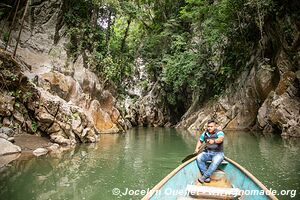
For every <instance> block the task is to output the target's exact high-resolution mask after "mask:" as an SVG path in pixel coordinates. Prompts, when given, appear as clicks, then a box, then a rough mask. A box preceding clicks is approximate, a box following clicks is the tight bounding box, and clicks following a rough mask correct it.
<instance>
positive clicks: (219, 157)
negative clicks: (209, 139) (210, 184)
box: [203, 152, 224, 178]
mask: <svg viewBox="0 0 300 200" xmlns="http://www.w3.org/2000/svg"><path fill="white" fill-rule="evenodd" d="M223 160H224V153H223V152H217V153H215V154H214V155H213V157H212V161H211V164H210V165H209V167H208V169H207V170H206V172H205V173H204V175H203V176H204V177H205V178H209V177H210V176H211V175H212V173H214V171H216V169H217V168H218V166H219V164H220V163H221V162H222V161H223Z"/></svg>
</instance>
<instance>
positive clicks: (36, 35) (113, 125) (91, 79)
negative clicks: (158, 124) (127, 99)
mask: <svg viewBox="0 0 300 200" xmlns="http://www.w3.org/2000/svg"><path fill="white" fill-rule="evenodd" d="M33 7H34V8H33V9H31V11H32V12H31V14H30V18H29V17H28V18H26V20H25V24H24V29H23V31H22V35H21V38H20V43H19V47H18V50H17V60H14V59H11V58H10V56H9V54H7V53H5V52H2V51H1V52H0V66H1V67H0V72H1V74H5V76H4V77H3V78H4V80H6V81H5V82H2V83H1V84H0V85H1V89H3V92H1V93H0V117H1V123H2V124H3V125H4V126H10V127H14V131H15V132H16V133H17V134H18V133H22V132H27V133H32V134H33V133H39V134H42V133H46V134H48V135H49V136H50V138H51V140H52V141H54V142H57V143H60V144H73V143H77V142H95V141H96V140H97V138H98V137H97V135H98V134H99V133H118V132H122V131H125V130H126V129H127V128H128V126H127V125H126V123H125V122H126V120H125V119H124V118H123V117H122V116H121V114H120V112H119V111H118V109H117V108H116V106H115V104H116V102H115V98H114V97H113V96H112V94H111V93H110V92H109V91H107V90H104V89H103V85H102V84H101V82H100V81H99V79H98V78H97V76H96V75H95V74H94V73H92V72H91V71H90V70H88V69H87V68H86V67H88V65H87V63H86V62H85V61H84V59H83V58H82V57H78V58H77V59H76V60H75V61H74V62H72V61H71V60H70V59H69V58H68V57H67V52H66V50H65V49H66V48H65V47H66V45H67V42H68V41H67V39H66V38H65V37H62V35H65V28H64V26H63V23H61V22H62V21H61V20H62V19H61V17H62V16H63V15H62V14H61V12H63V10H62V9H63V1H61V0H58V1H57V0H55V1H54V0H53V1H52V0H51V1H43V0H42V1H38V2H35V3H34V6H33ZM0 23H1V27H5V28H6V29H8V22H6V21H1V22H0ZM18 28H19V27H17V29H15V30H13V31H12V39H11V42H10V46H9V47H8V51H10V52H12V51H13V48H14V46H15V44H16V38H17V33H18ZM0 46H2V47H3V46H4V43H3V41H1V40H0ZM20 60H22V61H20ZM11 91H13V92H11Z"/></svg>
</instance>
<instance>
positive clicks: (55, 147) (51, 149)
mask: <svg viewBox="0 0 300 200" xmlns="http://www.w3.org/2000/svg"><path fill="white" fill-rule="evenodd" d="M58 148H59V144H56V143H54V144H52V145H51V146H50V147H48V149H49V151H56V150H57V149H58Z"/></svg>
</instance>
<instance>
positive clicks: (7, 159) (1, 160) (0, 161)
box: [0, 153, 21, 168]
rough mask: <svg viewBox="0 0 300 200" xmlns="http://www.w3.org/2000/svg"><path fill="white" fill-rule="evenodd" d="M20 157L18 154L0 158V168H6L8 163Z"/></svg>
mask: <svg viewBox="0 0 300 200" xmlns="http://www.w3.org/2000/svg"><path fill="white" fill-rule="evenodd" d="M20 156H21V154H20V153H15V154H10V155H4V156H0V168H1V167H4V166H6V165H7V164H9V163H10V162H12V161H14V160H16V159H18V158H19V157H20Z"/></svg>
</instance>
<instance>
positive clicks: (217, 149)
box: [195, 120, 224, 183]
mask: <svg viewBox="0 0 300 200" xmlns="http://www.w3.org/2000/svg"><path fill="white" fill-rule="evenodd" d="M223 140H224V132H223V131H220V130H218V129H217V128H216V122H215V121H214V120H209V121H208V122H207V130H205V131H204V132H203V133H202V134H201V135H200V137H199V140H198V142H197V145H196V149H195V152H198V151H199V148H200V146H201V145H202V143H203V142H205V143H206V144H207V146H206V147H205V149H204V151H203V152H202V153H200V154H199V155H198V156H197V165H198V168H199V170H200V172H201V174H202V176H201V177H200V178H199V179H198V181H199V182H200V183H203V182H206V183H209V182H210V176H211V175H212V173H213V172H214V171H215V170H216V169H217V167H218V166H219V164H220V163H221V162H222V161H223V159H224V151H223ZM209 160H211V161H212V162H211V164H210V165H209V167H208V169H207V167H206V161H209Z"/></svg>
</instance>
